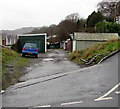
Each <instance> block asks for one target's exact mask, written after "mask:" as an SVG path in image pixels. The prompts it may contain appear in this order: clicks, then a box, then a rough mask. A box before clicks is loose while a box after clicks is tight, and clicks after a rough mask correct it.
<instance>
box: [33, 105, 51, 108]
mask: <svg viewBox="0 0 120 109" xmlns="http://www.w3.org/2000/svg"><path fill="white" fill-rule="evenodd" d="M38 107H51V105H43V106H36V107H35V108H38Z"/></svg>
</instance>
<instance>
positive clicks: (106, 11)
mask: <svg viewBox="0 0 120 109" xmlns="http://www.w3.org/2000/svg"><path fill="white" fill-rule="evenodd" d="M98 11H99V12H101V13H102V14H103V15H104V16H107V17H111V18H113V19H114V21H115V18H116V16H117V15H118V14H120V0H103V1H102V2H100V3H98Z"/></svg>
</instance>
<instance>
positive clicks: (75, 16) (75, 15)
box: [66, 13, 80, 23]
mask: <svg viewBox="0 0 120 109" xmlns="http://www.w3.org/2000/svg"><path fill="white" fill-rule="evenodd" d="M79 19H80V15H79V14H78V13H73V14H70V15H68V16H67V17H66V20H71V21H73V22H75V23H77V21H78V20H79Z"/></svg>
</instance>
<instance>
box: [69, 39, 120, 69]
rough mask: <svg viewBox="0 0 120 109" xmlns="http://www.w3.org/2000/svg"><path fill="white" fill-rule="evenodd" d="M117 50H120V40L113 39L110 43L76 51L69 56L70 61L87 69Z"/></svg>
mask: <svg viewBox="0 0 120 109" xmlns="http://www.w3.org/2000/svg"><path fill="white" fill-rule="evenodd" d="M117 50H120V43H119V41H118V40H116V39H112V40H109V41H108V42H104V43H99V44H95V45H94V46H91V47H90V48H88V49H85V50H81V51H74V52H72V53H70V54H69V56H68V59H70V60H71V61H73V62H75V63H78V64H80V65H81V66H82V67H85V66H90V65H94V64H97V63H98V62H99V61H100V60H101V59H102V58H104V57H105V56H108V55H110V54H111V53H112V52H114V51H117Z"/></svg>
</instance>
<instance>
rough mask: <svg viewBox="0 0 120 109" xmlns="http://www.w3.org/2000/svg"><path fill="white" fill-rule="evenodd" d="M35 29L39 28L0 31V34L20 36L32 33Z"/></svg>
mask: <svg viewBox="0 0 120 109" xmlns="http://www.w3.org/2000/svg"><path fill="white" fill-rule="evenodd" d="M35 28H37V29H39V28H40V27H23V28H19V29H15V30H0V33H7V34H10V35H16V34H22V33H29V32H31V31H33V30H34V29H35Z"/></svg>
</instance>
